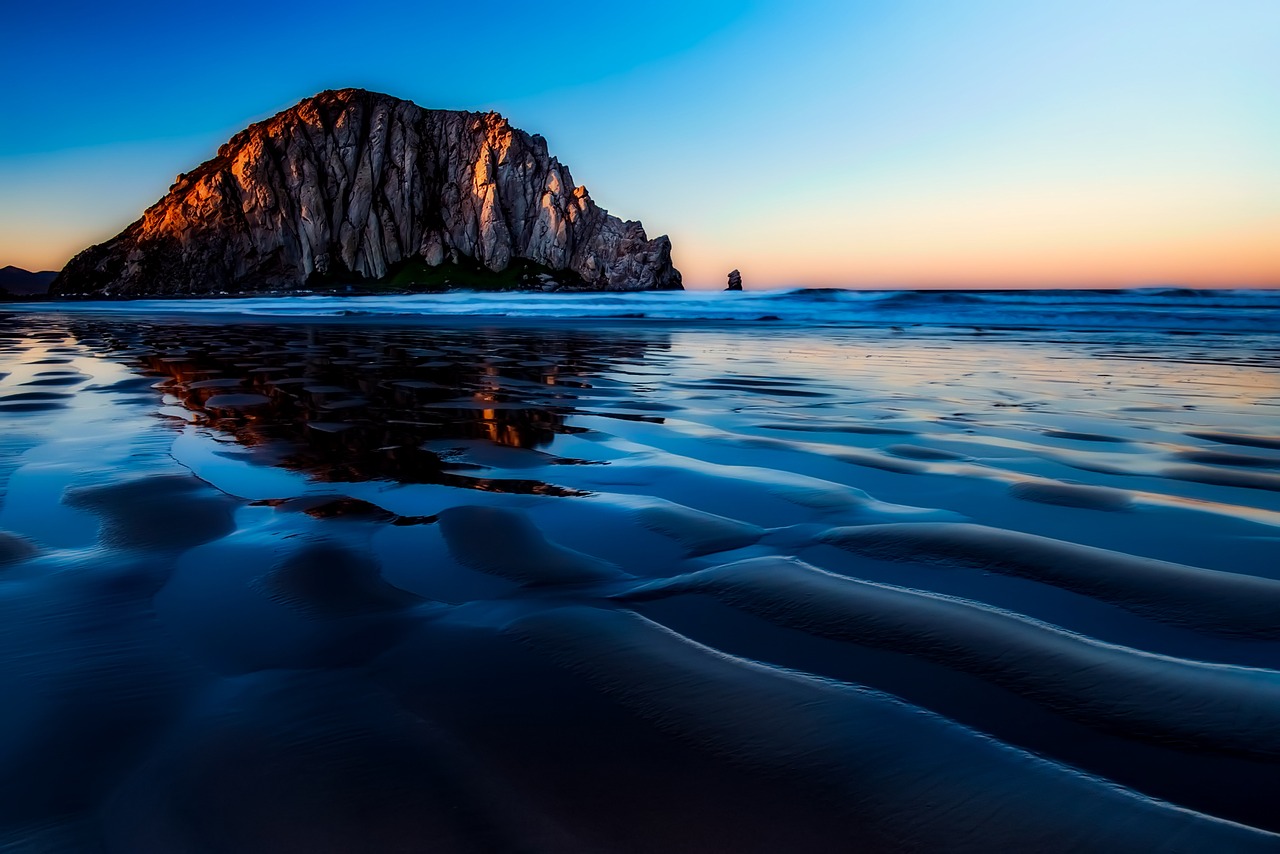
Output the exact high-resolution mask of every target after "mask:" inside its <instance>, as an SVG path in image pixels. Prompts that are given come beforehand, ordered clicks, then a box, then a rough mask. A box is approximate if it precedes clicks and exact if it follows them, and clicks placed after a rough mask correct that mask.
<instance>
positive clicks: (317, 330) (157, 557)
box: [0, 312, 1280, 852]
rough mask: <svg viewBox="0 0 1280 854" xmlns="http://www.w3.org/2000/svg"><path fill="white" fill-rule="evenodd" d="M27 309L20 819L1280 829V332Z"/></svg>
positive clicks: (17, 541) (1273, 846) (18, 448)
mask: <svg viewBox="0 0 1280 854" xmlns="http://www.w3.org/2000/svg"><path fill="white" fill-rule="evenodd" d="M0 321H2V322H0V611H2V612H3V613H2V614H0V695H2V696H4V697H5V698H6V700H5V702H4V703H3V704H0V708H3V712H2V713H0V714H2V715H3V718H4V724H5V725H4V726H3V727H0V757H3V761H0V850H5V851H24V852H25V851H32V852H36V851H40V852H45V851H55V852H58V851H68V852H71V851H76V852H79V851H110V852H116V851H120V852H125V851H127V852H151V851H155V852H170V851H197V852H204V851H209V852H256V851H262V852H267V851H272V852H277V851H309V852H322V851H333V852H346V851H354V850H377V851H398V850H403V851H419V850H438V851H508V850H510V851H547V852H569V851H584V852H585V851H634V852H649V851H690V852H702V851H735V852H739V851H742V852H745V851H761V852H764V851H779V850H790V851H846V850H850V849H851V848H854V849H857V850H866V851H904V850H905V851H937V850H948V851H990V850H1036V851H1078V850H1089V851H1109V850H1117V851H1119V850H1125V851H1128V850H1152V851H1155V850H1170V851H1209V850H1212V851H1276V850H1280V835H1278V834H1280V818H1278V817H1277V815H1276V813H1275V810H1274V796H1273V793H1274V792H1275V791H1276V790H1277V789H1278V788H1280V738H1277V733H1278V732H1280V430H1278V429H1277V418H1276V413H1277V411H1278V410H1277V407H1278V406H1280V342H1278V341H1277V340H1276V338H1275V337H1274V336H1266V335H1258V334H1234V335H1233V334H1221V335H1218V334H1208V335H1199V336H1194V337H1192V336H1174V335H1167V334H1163V333H1159V332H1118V331H1111V332H1080V333H1072V332H1066V331H1062V330H1052V331H1040V332H1035V331H1029V330H1005V331H986V332H983V333H982V334H974V332H973V330H960V329H940V328H915V329H908V330H905V331H897V332H890V333H882V332H880V331H877V330H871V329H821V330H813V329H806V328H802V327H799V326H792V325H788V324H774V325H768V326H760V325H758V324H757V325H753V326H740V327H734V326H733V325H719V326H716V325H698V324H688V323H685V324H669V325H662V324H658V323H632V324H626V323H614V324H612V325H608V324H603V323H601V322H599V321H597V322H595V323H593V324H590V325H588V324H585V323H569V322H562V323H544V324H539V325H529V324H528V323H517V322H510V323H506V324H502V323H496V322H492V321H478V320H473V321H454V322H450V323H445V324H434V325H433V324H431V323H426V322H421V323H397V322H395V321H392V320H384V321H379V322H373V321H370V320H367V319H366V320H359V319H357V320H352V321H344V322H334V323H308V322H302V321H298V320H292V321H290V322H272V321H257V322H247V321H245V320H244V319H241V320H240V321H239V322H236V323H234V324H231V323H226V322H222V323H213V322H210V321H209V320H208V319H190V318H188V319H182V318H158V317H140V318H125V317H118V316H117V317H109V318H107V317H92V316H86V315H60V314H57V313H53V312H50V313H45V314H41V313H36V312H31V313H18V314H8V315H4V316H2V317H0Z"/></svg>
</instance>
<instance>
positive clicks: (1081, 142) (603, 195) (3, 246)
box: [0, 0, 1280, 287]
mask: <svg viewBox="0 0 1280 854" xmlns="http://www.w3.org/2000/svg"><path fill="white" fill-rule="evenodd" d="M6 19H7V21H8V22H9V23H8V24H7V26H6V29H7V30H8V31H9V33H10V36H9V38H8V39H7V45H6V51H5V52H4V53H3V54H0V64H2V66H3V71H4V74H5V79H6V80H8V81H11V82H12V83H11V86H10V87H9V89H8V91H7V92H6V106H5V131H6V132H5V133H3V134H0V264H4V263H14V264H19V265H20V266H27V267H42V268H56V267H58V266H60V265H61V263H62V262H63V261H65V259H66V258H67V257H68V256H69V255H70V254H72V253H73V252H74V251H76V250H77V249H79V248H83V247H84V246H86V245H88V244H90V243H94V242H98V241H100V240H103V239H105V238H107V237H110V236H111V235H112V234H114V233H116V232H117V231H118V230H119V229H120V228H122V227H123V226H124V225H126V224H128V223H129V222H130V221H132V220H133V219H135V218H136V217H137V216H138V215H139V214H140V213H141V211H142V210H143V209H144V208H145V207H146V206H147V205H149V204H151V203H152V202H154V201H155V200H156V199H157V198H159V197H160V196H161V195H162V194H163V193H164V191H165V190H166V188H167V187H168V185H169V183H170V182H171V181H172V179H173V176H174V175H175V174H177V173H178V172H181V171H185V170H187V169H189V168H191V167H192V166H193V165H195V164H196V163H198V162H200V161H202V160H204V159H206V158H208V157H209V156H211V155H212V154H213V153H214V151H215V150H216V148H217V146H218V145H219V144H220V143H221V142H222V141H224V140H225V139H226V138H227V137H229V136H230V135H231V134H232V133H234V132H235V131H236V130H239V129H240V128H242V127H243V126H245V125H246V124H248V123H249V122H251V121H254V120H257V119H260V118H264V117H266V116H268V115H271V114H272V113H274V112H276V111H278V110H280V109H283V108H285V107H288V106H290V105H292V104H293V103H296V102H297V101H298V100H300V99H301V98H303V97H306V96H307V95H310V94H313V93H315V92H317V91H320V90H322V89H326V88H338V87H343V86H361V87H364V88H369V89H375V90H378V91H384V92H388V93H390V94H394V95H398V96H400V97H405V98H410V99H412V100H414V101H416V102H417V103H419V104H421V105H423V106H428V107H436V108H449V109H473V110H485V109H496V110H498V111H500V112H502V113H503V114H505V115H507V116H508V117H509V118H510V119H511V120H512V122H513V123H514V124H515V125H517V126H518V127H522V128H524V129H526V130H528V131H530V132H537V133H541V134H543V135H544V136H546V137H547V139H548V140H549V142H550V144H551V148H552V151H553V152H555V153H556V154H557V155H559V156H560V158H561V159H562V160H563V161H564V162H566V163H568V164H569V165H570V167H571V168H572V169H573V172H574V177H575V178H576V179H577V180H578V181H579V182H580V183H584V184H586V185H587V186H588V187H589V188H590V189H591V191H592V195H593V197H594V198H595V199H596V200H597V201H598V202H599V203H601V204H602V205H604V206H605V207H607V208H609V209H610V210H611V211H612V212H614V213H616V214H618V215H620V216H623V217H624V218H633V219H641V220H643V221H644V223H645V225H646V227H647V228H648V230H649V231H650V233H652V234H658V233H668V234H670V235H671V237H672V240H673V242H674V244H675V259H676V262H677V265H678V266H680V267H681V269H682V270H683V271H684V272H685V275H686V279H687V280H688V281H689V282H690V283H691V284H693V285H694V286H712V287H719V286H721V283H722V282H723V277H724V273H725V272H726V271H727V270H729V269H730V268H733V267H738V268H741V269H742V271H743V274H744V277H745V278H746V280H747V284H748V287H750V286H752V285H756V286H766V285H767V286H782V285H792V284H800V285H851V286H859V285H862V286H877V285H907V286H945V285H947V284H955V285H967V286H980V285H1001V286H1008V285H1019V284H1020V285H1028V286H1045V285H1070V284H1080V285H1124V284H1154V283H1166V282H1178V283H1187V284H1199V285H1213V284H1220V285H1230V284H1255V285H1256V284H1274V285H1280V49H1277V48H1276V45H1278V44H1280V3H1277V2H1274V1H1273V0H1265V2H1264V0H1221V1H1220V2H1188V0H1166V2H1154V0H1151V2H1148V0H1130V2H1116V0H1111V2H1096V0H1080V2H1057V0H1054V1H1053V2H1037V3H1026V2H1014V1H1013V0H969V1H968V2H946V0H931V2H923V0H898V2H893V0H882V1H881V2H842V3H832V2H811V3H776V2H757V3H728V2H703V3H699V4H696V5H694V4H688V3H669V2H656V3H632V4H626V5H621V4H618V5H612V4H581V5H580V6H579V5H570V4H555V5H552V4H541V5H540V4H528V3H525V4H513V3H500V2H495V3H489V4H487V5H485V6H483V7H475V8H467V7H465V6H464V5H463V4H456V3H449V4H438V5H437V4H433V3H418V4H413V5H407V6H404V7H401V8H397V7H393V6H389V5H388V6H385V7H380V8H375V9H360V8H356V7H353V6H351V5H350V4H337V3H327V2H313V3H307V4H263V5H261V6H258V7H247V6H239V7H216V8H215V7H212V6H205V7H190V8H184V7H182V6H180V5H179V4H174V5H169V4H164V5H162V4H155V3H135V4H131V5H130V6H129V7H128V8H123V7H117V8H111V7H104V6H80V5H79V4H67V3H59V2H49V3H39V4H30V5H26V6H22V7H20V8H11V9H10V10H8V11H6Z"/></svg>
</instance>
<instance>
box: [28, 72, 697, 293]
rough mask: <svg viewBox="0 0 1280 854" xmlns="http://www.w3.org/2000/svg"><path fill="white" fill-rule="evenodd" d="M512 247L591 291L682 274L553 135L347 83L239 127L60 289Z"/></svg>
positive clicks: (325, 273) (382, 271) (295, 276)
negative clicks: (578, 175)
mask: <svg viewBox="0 0 1280 854" xmlns="http://www.w3.org/2000/svg"><path fill="white" fill-rule="evenodd" d="M516 259H525V260H526V261H530V262H533V263H535V264H538V265H542V266H544V267H547V268H550V269H551V270H554V271H564V272H565V273H566V274H571V275H567V277H566V278H567V281H569V282H570V283H571V284H575V285H578V286H580V287H583V288H589V289H595V290H649V289H679V288H680V287H681V283H680V273H679V271H677V270H676V269H675V268H674V267H673V266H672V265H671V241H670V240H668V239H667V238H666V237H665V236H664V237H658V238H655V239H653V240H650V239H648V237H647V236H646V235H645V232H644V227H643V226H642V225H641V224H640V223H638V222H624V221H622V220H620V219H618V218H617V217H615V216H610V215H609V213H608V211H605V210H603V209H601V208H599V207H597V206H596V205H595V203H594V202H592V200H591V197H590V196H589V195H588V194H587V190H586V188H585V187H579V186H576V185H575V184H574V182H573V177H572V176H571V175H570V174H569V170H568V168H567V167H565V166H564V165H563V164H562V163H560V162H559V161H558V160H557V159H556V158H554V157H552V156H551V155H550V154H549V153H548V152H547V143H546V140H544V139H543V138H542V137H540V136H530V135H529V134H526V133H524V132H523V131H520V130H517V129H515V128H513V127H511V125H510V124H509V123H508V122H507V120H506V119H504V118H502V117H501V116H499V115H497V114H496V113H466V112H453V111H447V110H425V109H422V108H421V107H418V106H416V105H415V104H413V103H411V102H409V101H402V100H399V99H397V98H392V97H390V96H387V95H380V94H376V93H373V92H365V91H363V90H359V89H344V90H341V91H337V92H322V93H321V94H319V95H316V96H315V97H313V98H308V99H306V100H305V101H303V102H302V103H300V104H298V105H297V106H296V107H293V108H292V109H289V110H286V111H284V112H282V113H280V114H279V115H276V116H275V117H273V118H270V119H268V120H266V121H264V122H259V123H258V124H255V125H251V126H250V127H248V128H247V129H245V130H243V131H241V132H240V133H238V134H236V135H235V136H234V137H232V138H231V140H230V141H229V142H227V143H226V144H225V145H223V146H222V147H221V148H220V149H219V150H218V156H217V157H215V158H214V159H212V160H210V161H208V162H206V163H204V164H202V165H201V166H199V167H198V168H196V169H195V170H194V171H192V172H189V173H187V174H184V175H180V176H178V179H177V181H176V182H175V183H174V184H173V186H172V187H170V188H169V193H168V195H166V196H165V197H164V198H163V199H161V200H160V201H159V202H157V203H156V204H155V205H153V206H152V207H151V208H149V209H148V210H147V211H146V213H144V214H143V216H142V219H140V220H138V221H137V222H135V223H133V224H132V225H130V226H129V227H128V228H126V229H125V230H124V231H123V232H121V233H120V234H119V235H117V236H116V237H115V238H113V239H111V240H109V241H107V242H106V243H102V244H99V245H98V246H93V247H90V248H89V249H86V250H85V251H83V252H81V253H80V254H79V255H77V256H76V257H75V258H73V259H72V260H71V261H70V263H68V264H67V266H66V268H65V269H64V270H63V271H62V273H61V274H60V275H59V276H58V278H57V280H55V281H54V283H53V285H52V287H51V289H50V292H51V293H53V294H56V295H73V294H74V295H79V294H84V295H103V296H111V295H123V296H141V295H148V294H203V293H211V292H222V291H230V292H236V291H262V290H288V289H295V288H301V287H304V286H306V284H307V283H308V282H313V283H314V282H315V281H317V280H328V281H341V280H343V279H344V278H347V279H349V280H352V281H356V280H358V279H360V278H361V277H363V278H367V279H382V278H384V277H386V276H387V275H388V274H389V273H391V272H394V271H395V269H396V268H397V267H398V266H400V265H403V264H405V263H411V262H415V261H420V262H425V263H426V264H428V265H431V266H436V265H440V264H443V263H446V262H453V263H468V264H472V265H474V264H476V263H478V264H480V265H483V266H484V267H486V268H488V269H489V270H492V271H495V272H498V271H502V270H505V269H506V268H507V267H508V265H510V264H512V262H513V261H515V260H516ZM579 279H580V282H579Z"/></svg>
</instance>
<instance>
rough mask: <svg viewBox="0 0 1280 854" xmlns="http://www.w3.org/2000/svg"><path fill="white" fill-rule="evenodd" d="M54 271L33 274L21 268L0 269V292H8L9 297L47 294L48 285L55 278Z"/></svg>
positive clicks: (55, 273)
mask: <svg viewBox="0 0 1280 854" xmlns="http://www.w3.org/2000/svg"><path fill="white" fill-rule="evenodd" d="M57 276H58V273H57V271H56V270H41V271H40V272H38V273H33V272H31V271H30V270H24V269H22V268H21V267H13V266H9V267H3V268H0V291H8V293H9V295H11V296H24V297H25V296H37V295H43V294H46V293H48V291H49V283H50V282H52V281H53V280H54V279H55V278H57Z"/></svg>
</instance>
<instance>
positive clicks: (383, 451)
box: [70, 320, 666, 525]
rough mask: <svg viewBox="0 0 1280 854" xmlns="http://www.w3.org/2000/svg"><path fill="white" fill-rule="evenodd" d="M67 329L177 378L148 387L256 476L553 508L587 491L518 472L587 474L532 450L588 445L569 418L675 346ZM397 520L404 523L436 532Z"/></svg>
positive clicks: (657, 341)
mask: <svg viewBox="0 0 1280 854" xmlns="http://www.w3.org/2000/svg"><path fill="white" fill-rule="evenodd" d="M70 331H71V333H72V334H74V335H77V336H78V337H80V338H81V340H83V341H95V340H96V341H99V342H102V343H104V344H105V343H106V342H108V341H109V342H110V344H109V345H107V346H108V347H109V349H111V350H115V351H117V352H118V351H120V350H127V351H129V353H130V358H131V359H134V360H136V362H137V363H138V364H140V365H141V366H144V367H145V368H147V369H149V370H150V371H153V372H155V373H157V374H161V375H163V376H166V377H168V379H167V380H165V381H162V382H160V383H156V381H155V379H154V377H152V378H147V379H146V383H147V384H152V383H154V384H155V385H156V388H158V389H161V390H162V391H163V392H164V393H165V394H166V395H169V396H171V400H172V402H173V403H180V404H181V405H182V407H183V408H184V409H185V410H186V411H187V412H189V413H193V414H194V416H195V417H194V420H195V421H196V422H197V423H201V424H207V425H209V426H211V427H214V428H216V429H218V430H220V431H223V432H224V433H227V434H230V435H231V436H233V437H234V438H235V439H236V441H237V442H238V443H239V444H240V445H242V446H245V447H248V448H251V449H252V453H253V457H254V459H255V460H256V461H258V462H262V463H266V464H270V465H280V466H283V467H285V468H290V469H294V470H298V471H304V472H306V473H307V474H308V475H310V476H311V477H312V478H314V479H315V480H319V481H327V482H346V481H366V480H383V479H386V480H394V481H399V482H403V483H438V484H445V485H449V486H457V487H463V488H469V489H480V490H485V491H490V492H507V493H532V494H543V495H577V494H579V493H578V492H576V491H575V490H570V489H566V488H563V487H558V486H554V485H552V484H549V483H545V482H543V481H542V480H539V479H536V478H534V477H523V476H522V475H520V474H519V473H518V470H519V469H522V468H530V469H545V468H546V467H547V466H550V465H562V464H566V463H568V464H574V463H579V462H581V461H580V460H576V459H571V458H565V457H562V456H559V455H557V454H555V453H548V452H546V451H537V450H535V449H536V448H540V447H543V448H545V447H546V446H548V445H550V444H552V443H553V441H554V440H555V438H556V437H557V436H558V435H562V434H569V433H581V432H584V431H585V429H586V428H584V427H580V426H576V425H573V424H569V423H567V418H568V416H570V415H573V414H575V413H577V412H579V411H582V409H583V408H584V407H591V406H593V404H594V403H596V402H598V400H599V398H600V394H601V390H598V389H592V385H593V383H595V382H597V381H598V380H596V379H595V377H596V375H598V374H599V373H601V372H602V371H606V370H609V369H611V368H612V367H613V366H614V365H615V364H616V363H617V362H619V361H623V362H626V363H634V362H636V361H639V360H643V359H644V358H645V354H646V351H648V350H649V349H650V348H651V347H657V348H662V347H665V346H666V339H665V337H663V336H662V335H652V334H646V335H642V336H634V337H632V336H619V335H616V334H610V335H608V336H606V337H600V336H597V335H593V334H591V333H588V332H585V331H582V330H564V331H562V332H556V333H553V332H552V331H551V330H544V331H541V332H539V333H537V334H529V333H526V332H516V331H513V332H511V333H508V334H496V333H485V334H482V335H478V334H477V333H476V332H475V331H474V330H468V329H459V330H453V331H448V330H440V329H437V330H432V332H431V337H430V339H429V341H427V340H424V336H423V334H422V332H421V331H420V330H411V329H394V328H386V327H381V328H380V327H360V328H347V329H339V328H325V327H307V326H270V325H262V326H256V327H254V328H253V329H252V330H251V331H250V330H243V329H239V330H238V329H234V328H228V327H221V326H218V327H212V326H210V327H201V326H185V325H183V326H164V325H162V324H157V325H148V326H145V327H137V326H132V325H128V324H117V323H114V322H111V321H96V320H95V321H77V322H76V323H75V324H73V326H72V328H71V330H70ZM427 343H429V344H430V346H429V347H428V346H424V345H425V344H427ZM151 394H154V392H151ZM606 399H607V400H610V401H611V400H612V399H613V398H612V397H606ZM611 414H612V413H611ZM624 415H625V413H617V414H616V417H623V416H624ZM627 417H638V416H627ZM486 448H487V449H490V450H485V449H486ZM513 469H514V470H517V472H516V473H515V476H512V474H511V472H512V470H513ZM323 503H324V502H321V504H323ZM309 508H310V505H308V506H307V507H303V506H301V505H299V506H295V507H289V508H285V509H296V510H307V512H312V513H313V515H315V514H318V515H346V514H347V513H356V514H359V513H361V512H363V511H369V510H377V509H378V508H372V507H365V508H361V507H356V506H351V505H342V504H336V505H333V506H327V507H320V506H317V507H315V508H310V509H309ZM385 515H386V516H387V517H388V518H387V519H386V521H388V522H391V523H393V524H398V525H410V524H421V523H423V522H425V521H429V520H428V519H426V518H420V517H404V516H396V515H395V514H385Z"/></svg>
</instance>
